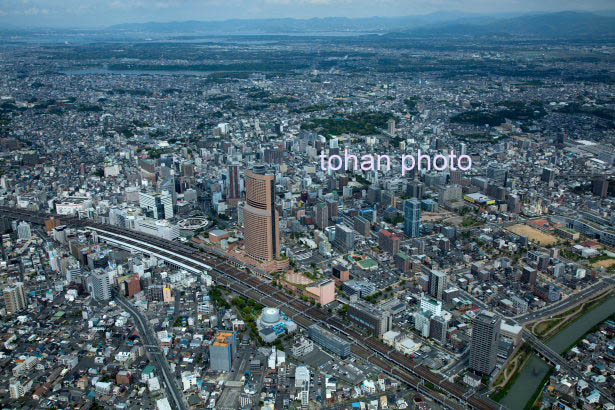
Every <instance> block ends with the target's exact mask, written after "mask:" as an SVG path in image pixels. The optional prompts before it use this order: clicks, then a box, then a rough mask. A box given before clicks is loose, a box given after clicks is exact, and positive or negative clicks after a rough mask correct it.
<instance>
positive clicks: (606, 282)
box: [514, 278, 615, 325]
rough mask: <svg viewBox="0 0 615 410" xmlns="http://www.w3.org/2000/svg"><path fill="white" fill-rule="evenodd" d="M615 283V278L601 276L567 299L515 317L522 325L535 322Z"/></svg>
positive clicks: (590, 296)
mask: <svg viewBox="0 0 615 410" xmlns="http://www.w3.org/2000/svg"><path fill="white" fill-rule="evenodd" d="M614 284H615V279H612V278H601V279H599V280H598V282H596V283H594V284H593V285H591V286H588V287H587V288H585V289H583V290H581V291H579V292H577V293H573V294H572V295H570V296H568V297H567V298H565V299H562V300H560V301H559V302H557V303H554V304H552V305H549V306H547V307H545V308H543V309H540V310H536V311H534V312H528V313H524V314H523V315H520V316H515V317H514V319H515V320H516V321H517V322H518V323H519V324H521V325H524V324H527V323H530V322H535V321H537V320H541V319H544V318H546V317H547V316H553V315H555V314H557V313H559V312H562V311H565V310H568V309H570V308H571V307H574V306H575V305H578V304H579V303H581V302H584V301H586V300H588V299H591V298H592V297H593V296H594V295H596V294H598V293H601V292H604V291H606V290H607V289H609V288H611V287H612V286H613V285H614Z"/></svg>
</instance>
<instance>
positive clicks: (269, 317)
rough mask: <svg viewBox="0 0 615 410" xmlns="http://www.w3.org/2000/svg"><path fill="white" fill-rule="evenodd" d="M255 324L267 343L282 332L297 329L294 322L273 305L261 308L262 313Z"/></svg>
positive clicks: (290, 331)
mask: <svg viewBox="0 0 615 410" xmlns="http://www.w3.org/2000/svg"><path fill="white" fill-rule="evenodd" d="M256 326H257V328H258V333H259V334H260V336H261V338H262V339H263V340H264V341H265V342H267V343H271V342H273V341H274V340H275V339H277V338H278V336H280V335H282V334H285V333H292V332H294V331H295V330H297V325H296V324H295V322H293V321H292V320H290V319H288V318H287V317H286V315H284V313H281V312H280V309H278V308H274V307H268V308H265V309H263V313H262V314H261V316H260V317H259V318H258V320H257V321H256Z"/></svg>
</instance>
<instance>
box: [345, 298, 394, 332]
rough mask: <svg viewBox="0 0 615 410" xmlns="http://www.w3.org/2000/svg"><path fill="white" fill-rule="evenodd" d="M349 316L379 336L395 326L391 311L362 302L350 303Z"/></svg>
mask: <svg viewBox="0 0 615 410" xmlns="http://www.w3.org/2000/svg"><path fill="white" fill-rule="evenodd" d="M348 318H349V319H350V320H351V321H353V322H355V323H356V324H358V325H359V326H363V327H365V328H367V329H368V330H369V331H371V332H372V333H373V334H375V335H376V336H378V337H380V336H382V334H383V333H385V332H388V331H389V330H391V328H392V326H393V321H392V320H393V318H392V316H391V312H388V311H385V310H382V309H379V308H378V307H375V306H371V305H366V304H364V303H361V302H356V303H350V304H349V305H348Z"/></svg>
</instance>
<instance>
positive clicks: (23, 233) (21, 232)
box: [17, 221, 32, 241]
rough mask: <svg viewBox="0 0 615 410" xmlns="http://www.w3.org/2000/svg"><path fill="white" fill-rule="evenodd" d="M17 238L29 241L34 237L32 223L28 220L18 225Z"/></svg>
mask: <svg viewBox="0 0 615 410" xmlns="http://www.w3.org/2000/svg"><path fill="white" fill-rule="evenodd" d="M17 238H19V239H21V240H23V241H28V240H30V238H32V230H31V229H30V224H29V223H27V222H26V221H21V222H20V223H19V225H17Z"/></svg>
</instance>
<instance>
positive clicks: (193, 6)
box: [0, 0, 615, 27]
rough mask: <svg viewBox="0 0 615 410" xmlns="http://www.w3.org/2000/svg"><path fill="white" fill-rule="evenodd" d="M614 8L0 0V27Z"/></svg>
mask: <svg viewBox="0 0 615 410" xmlns="http://www.w3.org/2000/svg"><path fill="white" fill-rule="evenodd" d="M613 8H615V4H613V0H586V1H584V2H578V0H541V1H536V0H497V1H493V0H0V17H1V20H0V24H1V23H3V22H5V23H10V24H21V25H57V26H62V25H64V26H74V25H76V24H77V25H81V26H98V27H100V26H105V25H111V24H117V23H125V22H146V21H181V20H203V21H205V20H225V19H233V18H241V19H258V18H270V17H295V18H311V17H331V16H346V17H370V16H407V15H413V14H426V13H431V12H435V11H453V10H463V11H465V12H469V13H500V12H518V13H530V12H537V11H558V10H570V9H575V10H579V9H585V10H600V9H613ZM12 16H15V18H14V19H13V18H12Z"/></svg>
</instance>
